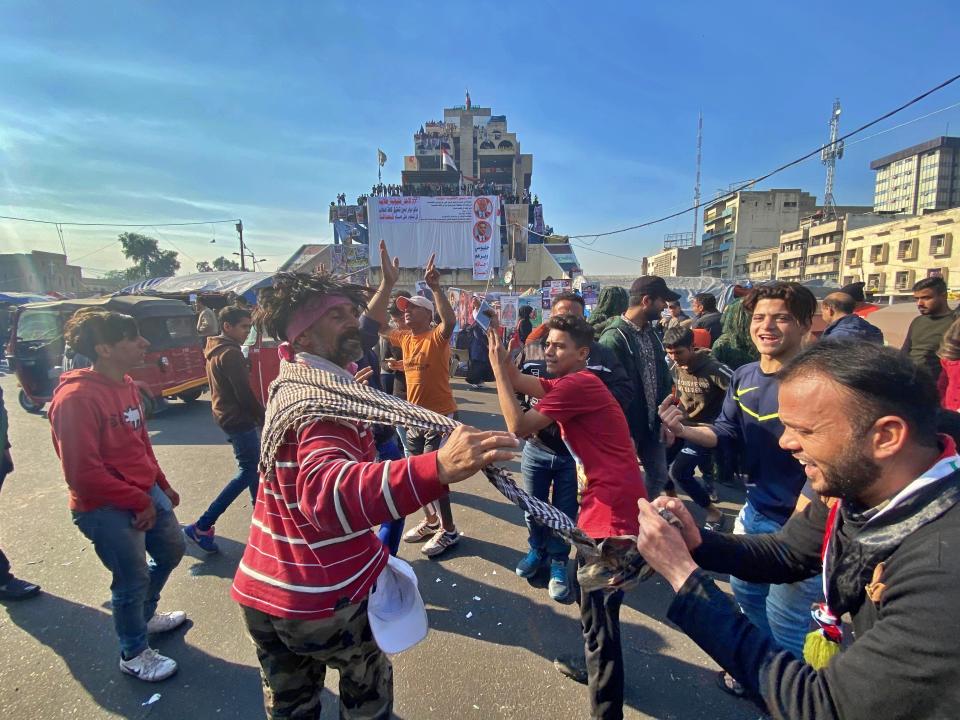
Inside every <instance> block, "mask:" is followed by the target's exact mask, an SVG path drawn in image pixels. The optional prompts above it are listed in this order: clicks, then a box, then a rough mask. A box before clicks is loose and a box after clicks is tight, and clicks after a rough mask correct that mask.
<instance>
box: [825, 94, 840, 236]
mask: <svg viewBox="0 0 960 720" xmlns="http://www.w3.org/2000/svg"><path fill="white" fill-rule="evenodd" d="M838 137H840V98H837V99H836V100H834V101H833V112H831V113H830V143H829V144H828V145H826V146H825V147H824V148H823V149H822V150H821V151H820V162H822V163H823V164H824V165H825V166H826V167H827V186H826V189H825V190H824V193H823V215H824V217H825V218H827V219H831V218H835V217H836V216H837V206H836V204H835V203H834V201H833V179H834V176H835V175H836V172H837V160H840V159H841V158H842V157H843V141H842V140H841V141H839V142H838V141H837V138H838Z"/></svg>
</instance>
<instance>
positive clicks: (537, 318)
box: [517, 295, 543, 327]
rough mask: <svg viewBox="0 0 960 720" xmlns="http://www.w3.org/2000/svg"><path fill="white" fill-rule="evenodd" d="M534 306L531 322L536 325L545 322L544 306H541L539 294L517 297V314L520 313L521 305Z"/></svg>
mask: <svg viewBox="0 0 960 720" xmlns="http://www.w3.org/2000/svg"><path fill="white" fill-rule="evenodd" d="M524 306H526V307H531V308H533V315H531V316H530V322H531V323H533V326H534V327H536V326H537V325H539V324H540V323H541V322H543V308H542V307H541V302H540V296H539V295H523V296H522V297H519V298H517V315H519V314H520V308H521V307H524Z"/></svg>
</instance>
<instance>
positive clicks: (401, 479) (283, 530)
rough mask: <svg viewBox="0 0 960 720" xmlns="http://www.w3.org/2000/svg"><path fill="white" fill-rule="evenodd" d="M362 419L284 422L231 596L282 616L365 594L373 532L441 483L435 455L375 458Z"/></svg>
mask: <svg viewBox="0 0 960 720" xmlns="http://www.w3.org/2000/svg"><path fill="white" fill-rule="evenodd" d="M375 458H376V447H375V445H374V439H373V433H372V431H371V429H370V428H369V427H367V426H364V425H361V424H358V423H353V422H346V421H335V420H323V421H315V422H307V423H305V424H303V425H301V426H300V427H299V429H298V430H296V431H294V430H290V431H289V432H288V433H287V435H286V437H285V441H284V443H283V445H282V446H281V448H280V450H279V452H278V453H277V457H276V473H275V477H273V478H270V477H268V476H266V475H263V474H262V475H261V479H260V487H259V489H258V491H257V502H256V507H255V509H254V512H253V521H252V523H251V526H250V538H249V540H248V542H247V547H246V550H245V551H244V553H243V559H242V560H241V562H240V567H239V568H238V569H237V574H236V576H235V577H234V581H233V587H232V589H231V595H232V597H233V599H234V600H236V601H237V602H238V603H240V604H241V605H246V606H248V607H252V608H255V609H257V610H260V611H262V612H264V613H267V614H269V615H274V616H276V617H282V618H293V619H302V620H317V619H322V618H325V617H329V616H331V615H332V614H333V613H334V611H335V610H337V609H339V608H342V607H344V606H345V605H349V604H351V603H356V602H360V601H362V600H363V599H364V598H366V596H367V594H368V593H369V592H370V589H371V587H372V586H373V584H374V582H375V581H376V579H377V576H378V575H379V574H380V571H381V570H382V569H383V567H384V565H386V563H387V552H386V550H385V549H384V547H383V545H382V544H381V543H380V541H379V540H378V539H377V536H376V535H375V534H374V533H373V532H372V531H371V528H372V527H374V526H376V525H379V524H380V523H382V522H386V521H389V520H393V519H395V518H400V517H403V516H404V515H408V514H410V513H412V512H415V511H416V510H417V509H419V508H420V507H422V506H423V505H425V504H426V503H428V502H431V501H433V500H436V499H437V498H439V497H440V495H441V493H442V492H443V491H444V490H445V489H446V488H445V486H444V485H442V484H441V483H440V481H439V478H438V473H437V454H436V453H427V454H425V455H418V456H416V457H412V458H409V459H407V460H392V461H386V462H374V460H375Z"/></svg>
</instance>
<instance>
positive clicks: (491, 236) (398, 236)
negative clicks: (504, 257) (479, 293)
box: [369, 195, 500, 280]
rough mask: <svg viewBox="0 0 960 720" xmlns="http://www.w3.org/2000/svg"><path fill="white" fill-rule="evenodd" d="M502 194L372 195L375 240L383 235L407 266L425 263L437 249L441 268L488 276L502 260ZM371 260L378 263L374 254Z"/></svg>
mask: <svg viewBox="0 0 960 720" xmlns="http://www.w3.org/2000/svg"><path fill="white" fill-rule="evenodd" d="M499 202H500V201H499V199H498V198H497V197H495V196H489V195H484V196H481V197H469V196H439V197H383V198H370V200H369V203H370V207H369V221H370V224H369V231H370V232H369V235H370V242H373V243H376V242H379V241H380V240H381V239H382V240H383V241H384V242H385V243H386V245H387V250H388V251H389V252H390V254H391V255H395V256H397V257H399V258H400V266H401V267H405V268H417V267H421V268H422V267H424V266H425V265H426V262H427V260H428V259H429V257H430V255H431V254H433V253H436V256H437V258H436V264H437V267H440V268H463V269H466V268H472V269H473V278H474V279H475V280H489V279H490V277H491V276H492V274H493V272H494V268H495V267H497V265H498V264H499V261H500V215H499V210H500V208H499ZM370 264H371V265H373V266H377V265H378V264H379V257H378V256H377V255H376V254H373V257H371V258H370Z"/></svg>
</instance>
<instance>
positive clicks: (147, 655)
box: [120, 648, 177, 682]
mask: <svg viewBox="0 0 960 720" xmlns="http://www.w3.org/2000/svg"><path fill="white" fill-rule="evenodd" d="M120 671H121V672H125V673H126V674H127V675H133V676H134V677H135V678H139V679H140V680H144V681H146V682H159V681H160V680H166V679H167V678H168V677H170V676H171V675H173V674H174V673H175V672H176V671H177V661H176V660H174V659H172V658H168V657H165V656H164V655H161V654H160V653H158V652H157V651H156V650H154V649H153V648H147V649H146V650H144V651H143V652H142V653H140V654H139V655H137V656H136V657H135V658H131V659H130V660H124V659H123V656H122V655H121V656H120Z"/></svg>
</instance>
